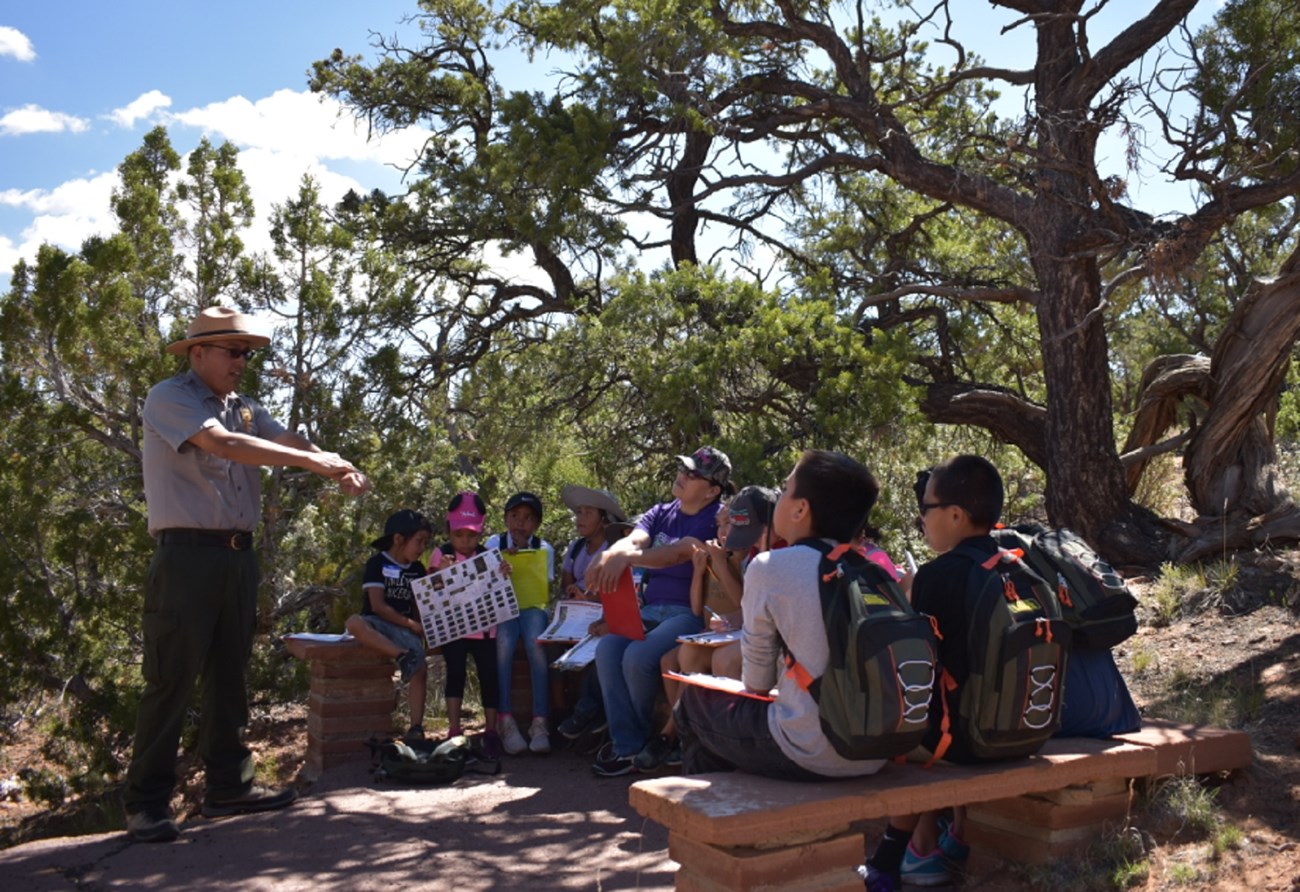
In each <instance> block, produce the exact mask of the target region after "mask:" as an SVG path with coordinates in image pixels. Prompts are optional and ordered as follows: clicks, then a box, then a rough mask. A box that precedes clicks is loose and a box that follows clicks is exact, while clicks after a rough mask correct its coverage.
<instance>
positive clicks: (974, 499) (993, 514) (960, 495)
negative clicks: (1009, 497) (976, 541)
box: [930, 455, 1003, 529]
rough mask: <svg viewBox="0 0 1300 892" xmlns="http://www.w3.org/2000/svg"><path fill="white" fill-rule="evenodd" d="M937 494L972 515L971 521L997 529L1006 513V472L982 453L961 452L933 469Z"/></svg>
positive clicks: (932, 473)
mask: <svg viewBox="0 0 1300 892" xmlns="http://www.w3.org/2000/svg"><path fill="white" fill-rule="evenodd" d="M930 475H931V477H932V479H933V480H934V495H935V498H936V499H938V500H939V501H940V502H944V503H947V504H949V505H956V506H958V507H959V508H962V509H964V510H965V511H966V513H967V514H969V515H970V519H971V523H973V524H975V525H976V526H980V527H987V528H988V529H993V525H994V524H996V523H997V522H998V519H999V518H1000V517H1002V499H1003V492H1002V475H1001V474H999V473H998V469H997V468H995V467H993V463H992V462H991V461H989V460H988V459H987V458H984V457H982V456H979V455H958V456H956V457H955V458H950V459H948V460H947V461H945V462H943V463H941V464H938V465H935V466H934V467H933V468H931V470H930Z"/></svg>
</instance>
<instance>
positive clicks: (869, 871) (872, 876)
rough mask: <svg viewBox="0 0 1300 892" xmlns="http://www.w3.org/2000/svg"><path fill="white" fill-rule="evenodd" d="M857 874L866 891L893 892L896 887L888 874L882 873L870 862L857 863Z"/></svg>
mask: <svg viewBox="0 0 1300 892" xmlns="http://www.w3.org/2000/svg"><path fill="white" fill-rule="evenodd" d="M858 876H860V877H862V885H863V886H864V887H865V888H866V892H894V890H895V889H897V888H898V887H897V885H896V884H895V883H894V881H893V880H892V879H890V877H889V874H887V873H882V872H881V871H880V870H877V869H876V868H875V867H873V866H872V865H870V864H859V865H858Z"/></svg>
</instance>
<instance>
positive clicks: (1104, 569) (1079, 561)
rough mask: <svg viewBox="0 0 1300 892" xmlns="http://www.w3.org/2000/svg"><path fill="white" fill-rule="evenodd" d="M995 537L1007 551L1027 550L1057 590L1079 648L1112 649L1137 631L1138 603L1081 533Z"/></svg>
mask: <svg viewBox="0 0 1300 892" xmlns="http://www.w3.org/2000/svg"><path fill="white" fill-rule="evenodd" d="M992 535H993V538H994V539H996V540H997V541H998V544H1000V545H1001V546H1002V547H1003V548H1019V549H1021V550H1023V551H1024V560H1025V563H1027V564H1028V565H1029V567H1030V569H1032V570H1033V571H1034V572H1035V573H1037V574H1038V575H1039V576H1041V577H1043V579H1044V580H1046V581H1047V583H1048V584H1049V585H1052V584H1055V586H1056V599H1057V601H1059V602H1060V604H1061V615H1062V616H1063V617H1064V618H1065V621H1066V622H1067V623H1069V625H1070V631H1071V635H1072V638H1073V640H1072V645H1073V646H1074V647H1076V648H1079V649H1081V650H1100V649H1102V648H1111V647H1114V646H1115V645H1117V644H1119V643H1120V642H1122V641H1125V640H1127V639H1128V638H1129V636H1131V635H1132V634H1133V633H1134V632H1136V631H1137V625H1138V622H1137V603H1138V602H1137V598H1135V597H1134V596H1133V593H1132V592H1130V591H1129V590H1128V586H1127V585H1125V584H1124V577H1123V576H1120V575H1119V573H1117V572H1115V569H1114V568H1113V567H1111V565H1110V564H1108V563H1106V562H1105V561H1103V560H1102V559H1101V557H1100V556H1099V555H1098V554H1097V552H1095V551H1093V550H1092V547H1091V546H1089V545H1088V543H1087V542H1085V541H1083V539H1082V538H1081V537H1080V536H1079V535H1078V534H1077V533H1074V532H1072V531H1071V530H1067V529H1064V528H1062V529H1055V530H1049V529H1045V528H1043V527H1040V526H1037V525H1033V524H1026V525H1021V526H1015V527H1007V528H1004V529H998V530H994V531H993V533H992Z"/></svg>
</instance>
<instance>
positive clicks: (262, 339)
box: [167, 307, 271, 356]
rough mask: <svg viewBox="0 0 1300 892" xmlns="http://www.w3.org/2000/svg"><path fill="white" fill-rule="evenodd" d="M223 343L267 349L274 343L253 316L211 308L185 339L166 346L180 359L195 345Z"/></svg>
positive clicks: (202, 313) (191, 324) (203, 314)
mask: <svg viewBox="0 0 1300 892" xmlns="http://www.w3.org/2000/svg"><path fill="white" fill-rule="evenodd" d="M221 341H248V343H249V345H250V346H252V347H265V346H266V345H267V344H269V343H271V339H270V338H269V337H267V336H266V335H264V334H262V333H261V332H259V331H258V330H257V323H256V322H255V321H254V319H253V317H252V316H245V315H244V314H243V313H241V312H239V311H238V310H232V309H230V308H229V307H208V308H207V309H206V310H204V311H203V312H201V313H199V315H198V317H197V318H195V320H194V321H193V322H191V323H190V327H189V328H188V329H186V331H185V337H183V338H182V339H181V340H179V341H172V342H171V343H170V344H168V345H167V352H168V353H174V354H176V355H177V356H181V355H184V354H185V352H186V351H187V350H189V349H190V348H191V347H193V346H194V345H195V344H216V343H220V342H221Z"/></svg>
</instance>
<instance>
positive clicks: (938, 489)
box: [861, 455, 1070, 889]
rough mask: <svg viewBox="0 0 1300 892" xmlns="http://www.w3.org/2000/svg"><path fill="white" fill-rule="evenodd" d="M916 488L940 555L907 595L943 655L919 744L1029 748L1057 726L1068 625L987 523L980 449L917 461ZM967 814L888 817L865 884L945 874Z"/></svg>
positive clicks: (951, 755)
mask: <svg viewBox="0 0 1300 892" xmlns="http://www.w3.org/2000/svg"><path fill="white" fill-rule="evenodd" d="M916 493H917V502H918V509H919V512H920V524H921V527H922V530H923V531H924V534H925V538H926V542H927V544H928V545H929V546H930V548H931V550H933V551H934V552H935V553H936V554H937V555H938V557H936V558H935V559H934V560H932V561H930V562H928V563H926V564H925V565H923V566H922V567H921V568H920V569H919V570H917V572H916V578H915V579H914V580H913V583H912V606H913V607H914V608H916V610H918V611H920V612H921V613H924V614H928V615H929V616H931V617H932V618H933V619H934V621H935V623H936V627H937V630H938V636H939V662H940V663H941V664H942V667H943V670H942V674H941V677H940V681H939V684H938V685H936V687H937V693H936V695H935V698H934V703H933V704H932V708H931V710H930V729H929V731H928V732H927V733H926V735H925V737H924V741H923V744H922V746H923V749H924V751H925V754H926V755H927V756H928V757H929V758H930V760H931V761H934V760H937V759H945V760H947V761H950V762H955V763H958V764H972V763H978V762H987V761H994V760H998V759H1007V758H1018V757H1023V756H1026V755H1029V754H1031V753H1033V752H1036V751H1037V749H1038V748H1039V747H1041V746H1042V744H1043V743H1044V742H1045V741H1046V740H1047V739H1048V738H1049V737H1051V736H1052V734H1053V733H1054V732H1055V731H1056V730H1057V729H1058V728H1059V727H1060V707H1061V688H1062V685H1063V682H1064V677H1065V671H1066V665H1065V659H1066V652H1067V649H1068V647H1069V640H1070V630H1069V627H1068V626H1066V624H1065V623H1064V621H1063V620H1062V619H1061V613H1060V608H1059V606H1058V605H1057V602H1056V596H1055V594H1054V593H1053V592H1052V590H1051V589H1050V588H1049V587H1048V586H1047V585H1046V584H1045V583H1044V581H1043V580H1042V579H1041V578H1040V577H1038V576H1037V575H1035V574H1034V573H1032V571H1030V570H1029V569H1028V567H1027V566H1026V565H1025V564H1024V563H1022V562H1021V561H1020V560H1019V559H1018V558H1017V557H1016V556H1015V555H1014V554H1013V553H1012V552H1008V551H1004V550H1003V549H1001V548H1000V547H999V545H998V542H997V541H996V540H995V539H994V538H993V537H992V536H991V535H990V534H991V532H992V530H993V528H994V526H995V525H996V524H997V522H998V518H999V516H1000V515H1001V513H1002V501H1003V488H1002V477H1001V475H999V474H998V471H997V469H996V468H995V467H994V466H993V465H992V463H990V462H989V461H988V460H987V459H984V458H981V457H980V456H975V455H959V456H957V457H955V458H952V459H949V460H948V461H946V462H943V463H942V464H939V465H937V466H936V467H934V468H933V469H931V470H930V471H922V472H921V473H920V474H919V475H918V477H917V484H916ZM1012 664H1014V668H1010V667H1011V666H1012ZM1008 679H1010V682H1009V681H1008ZM1011 683H1014V684H1015V685H1016V688H1015V690H1011V689H1010V688H1009V687H1008V685H1009V684H1011ZM949 729H950V730H949ZM964 818H965V814H964V809H961V808H957V809H954V817H953V821H952V823H951V825H949V826H946V827H943V828H942V829H941V828H940V826H939V822H938V814H937V813H934V812H929V813H926V814H924V815H908V816H905V817H891V818H890V820H889V826H888V827H887V828H886V830H885V836H884V838H883V839H882V840H881V842H880V844H879V846H878V847H877V849H876V851H875V853H874V854H873V855H872V856H871V858H870V859H869V860H868V862H867V864H866V865H864V867H863V868H861V872H862V873H863V875H864V879H866V882H867V888H868V889H888V888H891V886H890V885H889V881H888V880H887V879H885V878H886V877H889V878H893V877H898V876H900V874H901V877H902V880H903V882H904V883H905V884H909V885H920V886H937V885H946V884H949V883H951V882H952V881H953V879H954V876H953V872H954V871H955V870H960V867H961V865H962V864H963V863H964V862H965V860H966V858H967V857H968V856H969V854H970V848H969V846H967V845H966V843H965V842H964V841H963V839H962V831H963V824H964ZM873 884H874V885H873Z"/></svg>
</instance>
